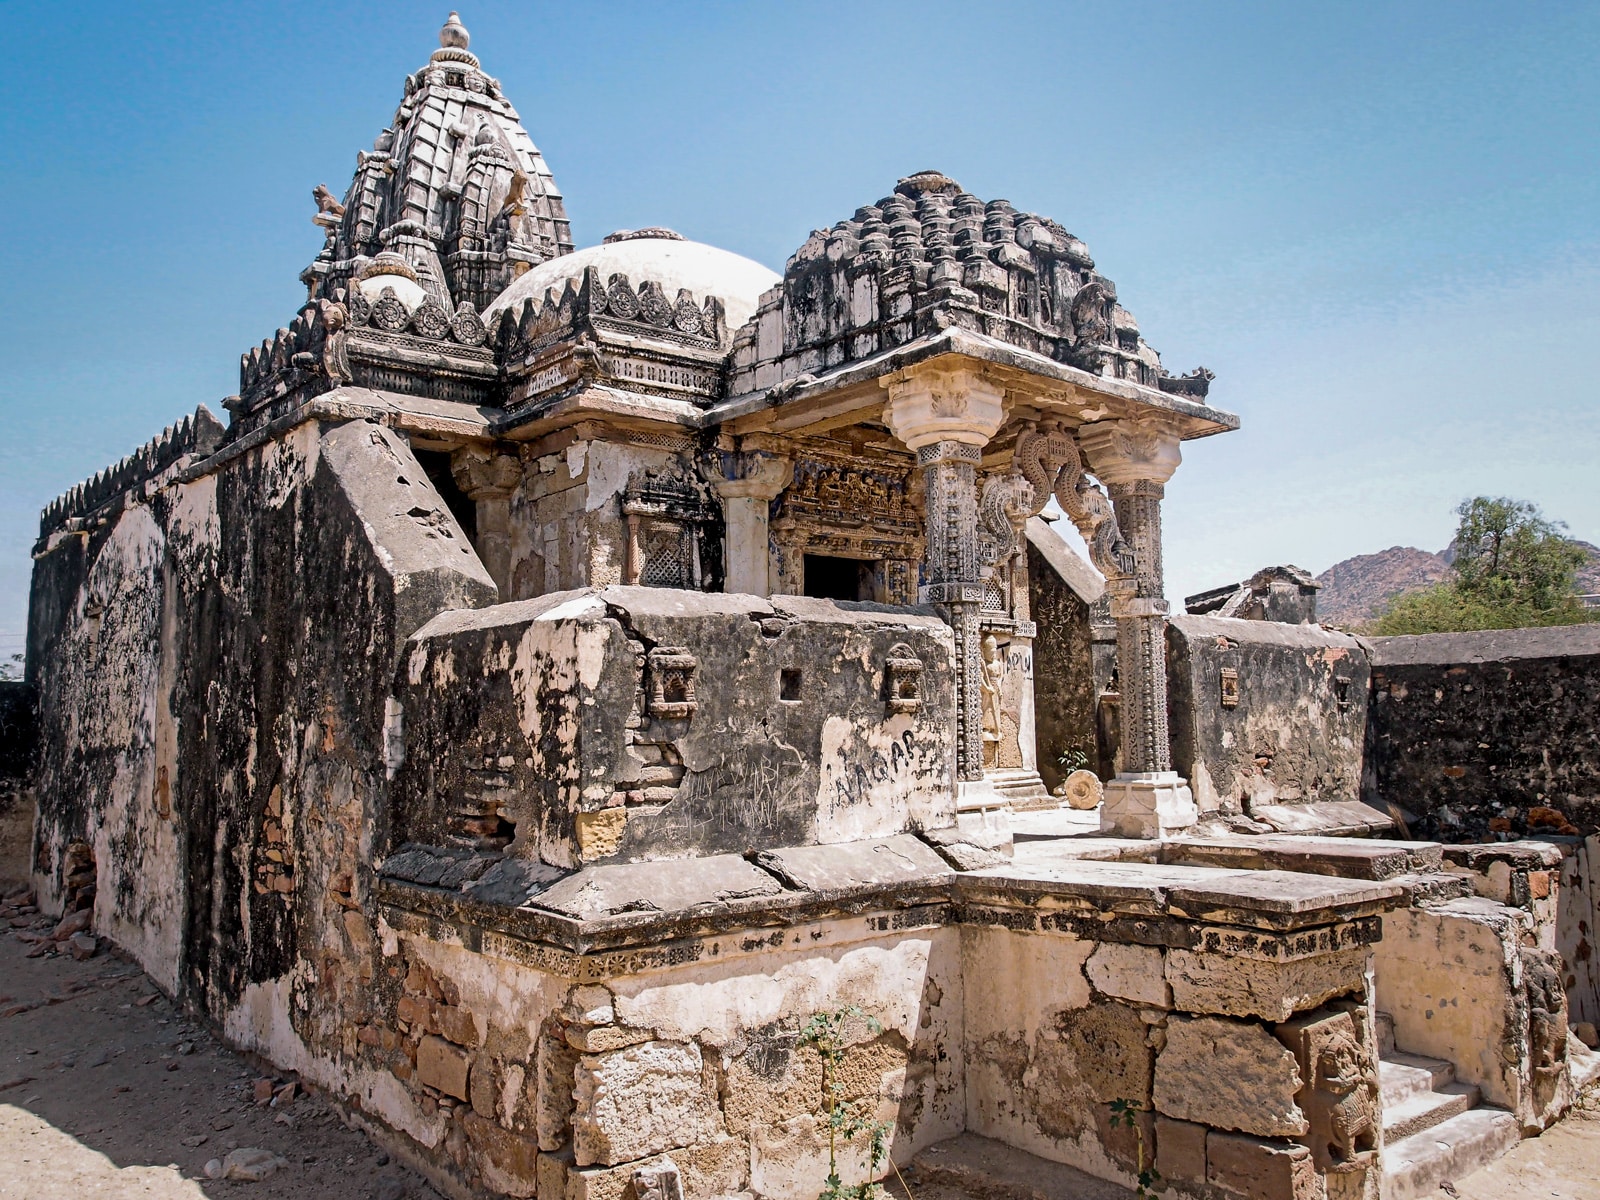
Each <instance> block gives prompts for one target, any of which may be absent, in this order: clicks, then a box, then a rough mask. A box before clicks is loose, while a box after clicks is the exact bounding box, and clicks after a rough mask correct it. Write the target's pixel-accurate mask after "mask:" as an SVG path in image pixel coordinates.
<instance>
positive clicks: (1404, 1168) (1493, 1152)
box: [1383, 1108, 1522, 1200]
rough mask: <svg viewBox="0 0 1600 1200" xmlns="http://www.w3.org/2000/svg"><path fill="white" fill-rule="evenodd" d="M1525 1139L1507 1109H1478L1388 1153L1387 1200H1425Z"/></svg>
mask: <svg viewBox="0 0 1600 1200" xmlns="http://www.w3.org/2000/svg"><path fill="white" fill-rule="evenodd" d="M1521 1140H1522V1132H1521V1130H1519V1129H1518V1128H1517V1119H1516V1118H1515V1117H1514V1116H1512V1115H1511V1114H1510V1113H1508V1112H1506V1111H1505V1110H1504V1109H1501V1108H1473V1109H1468V1110H1467V1111H1466V1112H1464V1113H1461V1114H1460V1115H1459V1116H1454V1117H1451V1118H1450V1119H1449V1120H1448V1121H1443V1122H1441V1123H1440V1124H1438V1125H1435V1126H1434V1127H1433V1128H1432V1129H1426V1130H1423V1132H1421V1133H1418V1134H1413V1135H1412V1136H1411V1137H1408V1138H1402V1139H1401V1140H1400V1141H1398V1142H1392V1143H1389V1144H1387V1145H1385V1146H1384V1148H1383V1165H1384V1170H1383V1200H1420V1198H1421V1197H1424V1196H1431V1195H1432V1194H1433V1191H1434V1189H1435V1188H1437V1187H1438V1186H1439V1184H1441V1183H1442V1182H1444V1181H1445V1180H1447V1179H1448V1180H1450V1181H1452V1182H1454V1181H1455V1180H1457V1179H1465V1178H1466V1177H1467V1176H1468V1175H1470V1174H1472V1172H1474V1171H1476V1170H1478V1169H1479V1168H1481V1167H1486V1166H1488V1165H1489V1164H1490V1163H1492V1162H1494V1161H1495V1159H1497V1158H1499V1157H1500V1156H1501V1155H1502V1154H1504V1153H1505V1152H1506V1151H1508V1150H1510V1149H1511V1147H1513V1146H1515V1145H1516V1144H1517V1143H1518V1142H1519V1141H1521Z"/></svg>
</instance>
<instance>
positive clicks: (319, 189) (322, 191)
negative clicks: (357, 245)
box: [311, 183, 344, 229]
mask: <svg viewBox="0 0 1600 1200" xmlns="http://www.w3.org/2000/svg"><path fill="white" fill-rule="evenodd" d="M311 198H312V199H313V200H315V201H316V202H317V214H316V216H314V217H312V218H311V221H312V223H313V224H315V225H321V226H323V227H325V228H329V229H332V228H336V227H337V226H338V224H339V222H340V220H341V219H343V217H344V205H342V204H340V203H339V201H338V200H337V199H336V198H335V197H334V194H333V193H332V192H330V191H329V190H328V185H327V184H325V183H319V184H317V186H316V187H314V188H312V189H311Z"/></svg>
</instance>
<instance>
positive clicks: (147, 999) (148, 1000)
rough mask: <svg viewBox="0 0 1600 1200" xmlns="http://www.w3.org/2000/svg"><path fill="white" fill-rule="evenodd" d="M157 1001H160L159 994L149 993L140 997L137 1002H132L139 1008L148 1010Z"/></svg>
mask: <svg viewBox="0 0 1600 1200" xmlns="http://www.w3.org/2000/svg"><path fill="white" fill-rule="evenodd" d="M159 999H161V993H160V992H151V993H150V994H149V995H148V996H140V997H139V998H138V999H137V1000H135V1001H134V1003H135V1004H137V1005H138V1006H139V1007H140V1008H149V1007H150V1006H151V1005H152V1004H154V1003H155V1002H156V1001H157V1000H159Z"/></svg>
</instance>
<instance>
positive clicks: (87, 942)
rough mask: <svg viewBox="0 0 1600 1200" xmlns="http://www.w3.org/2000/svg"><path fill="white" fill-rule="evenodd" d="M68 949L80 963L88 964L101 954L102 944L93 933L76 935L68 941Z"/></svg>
mask: <svg viewBox="0 0 1600 1200" xmlns="http://www.w3.org/2000/svg"><path fill="white" fill-rule="evenodd" d="M67 948H68V949H69V950H70V951H71V952H72V957H73V958H74V959H75V960H76V961H78V962H87V961H88V960H89V959H91V958H93V957H94V956H95V955H96V954H98V953H100V942H99V940H98V939H97V938H96V937H95V936H94V934H92V933H75V934H73V935H72V937H71V938H69V939H68V941H67Z"/></svg>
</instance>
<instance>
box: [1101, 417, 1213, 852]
mask: <svg viewBox="0 0 1600 1200" xmlns="http://www.w3.org/2000/svg"><path fill="white" fill-rule="evenodd" d="M1078 444H1079V445H1080V446H1081V447H1082V448H1083V452H1084V455H1085V456H1086V457H1087V458H1088V460H1089V461H1088V465H1089V469H1090V470H1091V471H1093V472H1094V474H1095V477H1096V478H1098V479H1099V480H1100V481H1101V482H1102V483H1104V484H1105V485H1106V490H1107V491H1108V492H1109V493H1110V496H1111V503H1112V507H1113V509H1114V511H1115V513H1116V523H1117V528H1118V529H1119V530H1120V531H1121V534H1122V541H1123V542H1124V543H1126V546H1127V549H1128V550H1129V551H1130V552H1131V556H1132V562H1131V564H1129V565H1130V566H1131V570H1127V571H1125V572H1123V573H1120V574H1117V575H1114V576H1111V577H1108V578H1107V580H1106V590H1107V592H1108V593H1109V595H1110V599H1111V616H1112V618H1113V619H1114V620H1115V621H1116V623H1117V675H1118V677H1119V679H1120V681H1121V690H1122V712H1121V718H1122V720H1121V724H1122V769H1121V770H1120V771H1118V772H1117V776H1116V778H1115V779H1113V780H1112V781H1111V782H1110V783H1109V784H1107V785H1106V791H1105V804H1104V806H1103V807H1102V808H1101V810H1100V827H1101V829H1102V830H1104V831H1105V832H1107V833H1113V834H1116V835H1118V836H1120V837H1144V838H1154V837H1161V836H1163V835H1164V834H1167V833H1171V832H1176V831H1177V830H1181V829H1186V828H1188V827H1189V826H1190V825H1193V824H1194V822H1195V820H1196V818H1197V816H1198V813H1197V812H1196V810H1195V805H1194V797H1193V795H1192V794H1191V793H1190V791H1189V787H1188V783H1187V782H1186V781H1185V780H1184V779H1183V778H1182V777H1181V776H1180V775H1178V774H1177V773H1176V772H1175V771H1174V770H1173V769H1172V751H1171V748H1170V745H1169V743H1168V739H1167V601H1166V597H1165V584H1166V581H1165V578H1164V576H1163V573H1162V566H1161V497H1162V495H1163V493H1164V491H1165V485H1166V482H1167V480H1168V479H1170V478H1172V473H1173V472H1174V471H1176V470H1177V469H1178V463H1179V462H1180V461H1181V455H1180V453H1179V448H1178V435H1177V434H1176V433H1175V432H1172V431H1171V430H1168V429H1166V428H1164V427H1162V426H1160V425H1155V424H1135V423H1133V422H1127V421H1100V422H1096V423H1095V424H1092V425H1085V426H1083V427H1082V428H1081V429H1079V430H1078Z"/></svg>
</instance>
